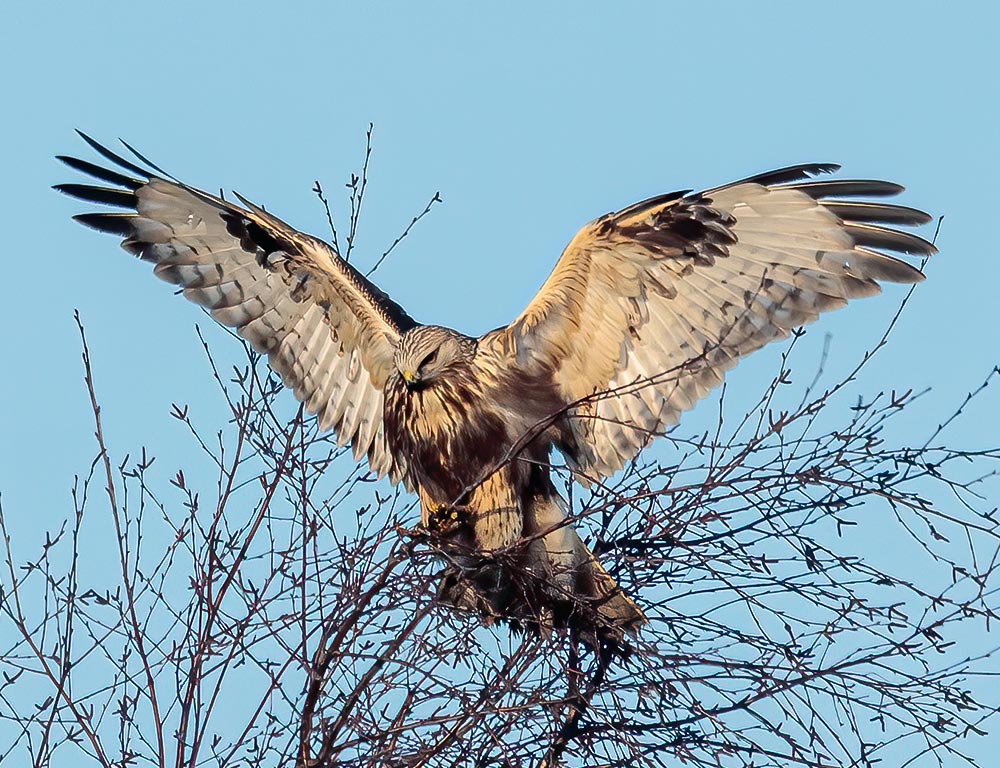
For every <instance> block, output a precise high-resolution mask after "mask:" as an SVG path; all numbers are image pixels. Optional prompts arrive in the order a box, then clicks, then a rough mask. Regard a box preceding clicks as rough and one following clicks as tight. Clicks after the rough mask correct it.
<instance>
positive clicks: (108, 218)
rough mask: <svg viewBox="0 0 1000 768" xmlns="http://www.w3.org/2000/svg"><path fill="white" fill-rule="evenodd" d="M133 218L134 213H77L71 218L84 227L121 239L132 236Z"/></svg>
mask: <svg viewBox="0 0 1000 768" xmlns="http://www.w3.org/2000/svg"><path fill="white" fill-rule="evenodd" d="M133 218H135V214H134V213H78V214H77V215H76V216H74V217H73V219H74V220H75V221H78V222H80V223H81V224H83V225H84V226H85V227H90V228H91V229H96V230H97V231H98V232H106V233H107V234H109V235H118V236H119V237H123V238H125V237H130V236H131V235H132V219H133Z"/></svg>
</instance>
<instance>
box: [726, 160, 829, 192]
mask: <svg viewBox="0 0 1000 768" xmlns="http://www.w3.org/2000/svg"><path fill="white" fill-rule="evenodd" d="M839 170H840V164H839V163H801V164H799V165H789V166H788V167H786V168H778V169H776V170H773V171H767V172H765V173H758V174H756V175H754V176H748V177H747V178H745V179H741V180H740V181H737V182H735V183H736V184H763V185H764V186H771V185H772V184H788V183H790V182H793V181H801V180H802V179H808V178H811V177H813V176H820V175H822V174H824V173H836V172H837V171H839Z"/></svg>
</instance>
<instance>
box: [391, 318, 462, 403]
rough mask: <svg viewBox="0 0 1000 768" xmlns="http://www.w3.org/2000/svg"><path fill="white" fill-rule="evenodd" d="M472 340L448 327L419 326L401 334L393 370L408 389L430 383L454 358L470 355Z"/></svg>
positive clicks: (459, 358)
mask: <svg viewBox="0 0 1000 768" xmlns="http://www.w3.org/2000/svg"><path fill="white" fill-rule="evenodd" d="M474 347H475V342H474V341H473V340H472V339H470V338H468V337H467V336H463V335H462V334H460V333H456V332H455V331H452V330H450V329H448V328H441V327H440V326H437V325H418V326H417V327H416V328H411V329H410V330H409V331H407V332H406V334H404V336H403V338H402V339H401V340H400V342H399V346H398V347H397V348H396V355H395V358H394V362H395V365H396V370H397V371H399V375H400V377H401V378H402V380H403V383H404V384H405V385H406V388H407V389H421V388H423V387H426V386H428V385H429V384H431V383H432V382H433V381H434V380H435V379H436V378H437V377H438V376H440V375H441V374H442V373H443V372H444V371H445V370H446V369H447V368H448V367H449V366H451V365H452V364H453V363H454V362H455V361H457V360H462V359H465V358H467V357H470V356H471V355H472V354H473V350H474Z"/></svg>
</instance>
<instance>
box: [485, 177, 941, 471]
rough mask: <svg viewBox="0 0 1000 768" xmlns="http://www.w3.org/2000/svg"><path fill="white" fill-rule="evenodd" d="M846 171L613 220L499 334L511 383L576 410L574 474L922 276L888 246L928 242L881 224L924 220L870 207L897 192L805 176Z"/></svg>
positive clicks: (691, 199)
mask: <svg viewBox="0 0 1000 768" xmlns="http://www.w3.org/2000/svg"><path fill="white" fill-rule="evenodd" d="M837 168H838V166H834V165H803V166H795V167H792V168H785V169H782V170H779V171H774V172H772V173H767V174H763V175H760V176H755V177H752V178H749V179H745V180H743V181H738V182H735V183H733V184H728V185H726V186H723V187H719V188H717V189H711V190H707V191H705V192H701V193H695V194H688V193H683V192H681V193H675V194H669V195H663V196H660V197H656V198H652V199H650V200H646V201H643V202H641V203H637V204H635V205H632V206H630V207H628V208H626V209H624V210H622V211H619V212H617V213H612V214H608V215H606V216H603V217H601V218H599V219H597V220H595V221H593V222H591V223H590V224H588V225H587V226H585V227H584V228H583V229H582V230H581V231H580V232H579V233H578V234H577V235H576V237H575V238H574V239H573V241H572V242H571V243H570V244H569V245H568V246H567V248H566V250H565V251H564V252H563V254H562V256H561V257H560V259H559V261H558V263H557V264H556V266H555V269H554V271H553V272H552V274H551V275H550V276H549V278H548V280H546V282H545V284H544V285H543V286H542V288H541V290H540V291H539V292H538V294H537V295H536V296H535V298H534V299H533V300H532V301H531V303H530V304H529V306H528V307H527V309H525V310H524V312H523V313H522V314H521V315H520V317H518V318H517V319H516V320H515V321H514V322H513V323H512V324H511V325H510V326H508V327H507V328H504V329H500V330H499V331H496V332H494V333H495V334H496V336H495V337H494V339H493V342H494V346H495V347H496V348H499V349H502V350H504V355H505V356H506V359H505V360H504V363H505V365H506V366H507V367H508V370H509V371H510V372H511V373H512V374H514V377H515V378H514V380H515V381H516V380H517V374H521V375H522V376H524V377H525V378H524V379H523V380H528V379H529V378H531V379H537V377H538V376H540V375H545V376H551V377H552V380H553V382H554V385H555V389H556V390H557V392H558V394H559V398H560V399H561V401H562V402H563V403H564V404H565V405H566V406H569V410H568V411H567V417H566V418H564V419H562V420H561V422H560V423H559V424H558V426H559V428H560V431H561V437H560V440H559V442H558V443H557V444H558V447H559V448H560V449H561V450H562V451H563V453H565V454H566V457H567V461H568V462H569V464H570V466H571V467H573V468H574V469H575V470H576V471H577V477H578V478H580V479H581V480H583V481H586V478H587V476H588V475H590V476H593V475H600V476H603V475H608V474H610V473H612V472H614V471H615V470H617V469H619V468H620V467H622V466H623V465H624V463H625V462H626V461H628V460H630V459H631V458H633V457H634V456H635V455H636V454H637V453H638V452H639V450H641V449H642V447H643V446H644V445H646V443H647V442H649V440H650V439H651V438H652V437H653V436H655V435H657V434H661V433H662V432H663V430H664V429H665V428H666V427H668V426H670V425H672V424H674V423H676V422H677V420H678V418H679V415H680V413H681V412H682V411H684V410H686V409H688V408H691V407H692V406H693V405H694V404H695V402H696V401H697V400H699V399H700V398H702V397H704V396H705V395H706V394H707V393H708V391H709V390H710V389H711V388H712V387H715V386H716V385H718V384H719V383H721V382H722V377H723V374H724V372H725V371H726V370H728V369H729V368H732V367H733V366H734V365H735V364H736V363H737V361H738V360H739V359H740V358H741V357H743V356H744V355H746V354H748V353H750V352H752V351H754V350H755V349H758V348H760V347H761V346H763V345H764V344H766V343H768V342H769V341H773V340H775V339H780V338H783V337H785V336H787V335H788V334H789V332H790V331H791V330H792V329H794V328H796V327H798V326H801V325H803V324H805V323H809V322H812V321H813V320H815V319H816V318H817V317H818V316H819V314H820V313H821V312H824V311H826V310H830V309H835V308H837V307H842V306H843V305H844V304H846V303H847V301H848V300H849V299H852V298H855V297H859V296H871V295H873V294H876V293H878V292H879V290H880V289H879V284H878V281H888V282H897V283H914V282H917V281H919V280H921V279H922V278H923V275H922V274H921V272H920V271H919V270H917V269H916V268H914V267H912V266H910V265H908V264H906V263H905V262H903V261H901V260H899V259H897V258H895V257H893V256H890V255H888V254H886V253H883V252H882V251H894V252H902V253H910V254H915V255H918V256H926V255H929V254H931V253H933V252H934V251H935V248H934V246H933V245H931V244H930V243H928V242H927V241H925V240H923V239H921V238H919V237H917V236H915V235H912V234H909V233H906V232H901V231H898V230H896V229H893V228H892V227H891V226H883V225H886V224H888V225H917V224H923V223H926V222H927V221H928V220H929V218H930V217H929V216H927V214H925V213H923V212H921V211H917V210H914V209H912V208H904V207H902V206H897V205H888V204H883V203H881V202H874V201H870V200H866V199H865V198H879V197H884V196H889V195H895V194H897V193H898V192H900V191H902V187H900V186H898V185H895V184H890V183H887V182H881V181H849V180H836V179H835V180H827V181H808V180H807V179H808V177H810V176H812V175H814V174H817V173H823V172H831V171H835V170H837ZM857 198H861V199H857Z"/></svg>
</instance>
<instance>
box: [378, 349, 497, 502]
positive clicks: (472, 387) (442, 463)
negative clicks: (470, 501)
mask: <svg viewBox="0 0 1000 768" xmlns="http://www.w3.org/2000/svg"><path fill="white" fill-rule="evenodd" d="M384 417H385V435H386V440H387V442H388V444H389V448H390V450H391V451H392V452H393V453H394V454H396V455H399V456H402V457H404V459H405V461H406V463H407V466H408V470H409V473H410V475H411V477H412V479H413V480H414V481H416V483H417V484H418V485H420V486H421V487H422V488H423V489H424V491H425V492H426V493H428V494H429V495H430V496H431V497H432V498H434V499H435V500H436V501H438V502H439V503H442V504H447V503H451V502H454V501H456V500H458V498H459V497H460V496H461V495H462V494H463V492H465V491H466V490H469V489H471V487H472V486H474V485H475V484H476V483H477V482H478V481H480V480H482V479H483V478H484V475H485V474H486V473H488V472H489V470H490V469H491V468H493V467H495V466H497V465H498V464H499V463H500V462H502V461H503V459H504V458H505V454H506V452H507V451H508V449H509V448H510V446H511V444H512V437H511V425H509V424H508V423H507V420H506V419H504V417H503V415H502V414H501V413H500V412H499V411H498V410H497V408H496V405H495V402H494V401H493V399H492V398H490V397H488V396H487V394H486V393H485V392H484V390H483V387H482V386H481V385H480V383H479V382H478V381H477V380H476V378H475V376H474V372H473V371H471V370H469V369H467V368H465V369H460V370H454V369H453V370H449V371H446V372H444V373H443V374H442V375H441V376H439V377H437V378H435V379H434V380H433V381H431V382H428V383H427V384H425V385H423V386H417V387H412V388H408V387H407V386H406V385H405V383H404V382H403V379H402V377H400V376H399V375H398V374H393V375H392V376H391V377H390V378H389V381H388V382H387V384H386V392H385V413H384Z"/></svg>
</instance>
